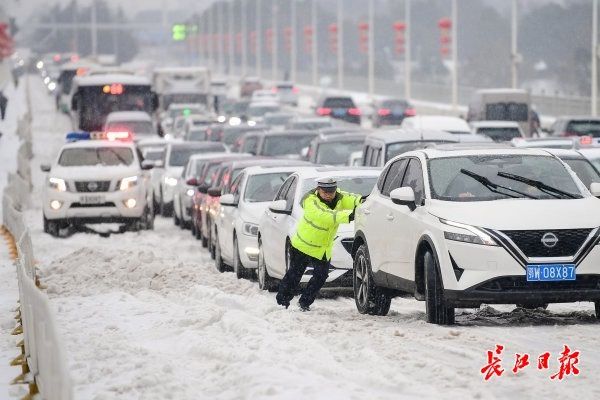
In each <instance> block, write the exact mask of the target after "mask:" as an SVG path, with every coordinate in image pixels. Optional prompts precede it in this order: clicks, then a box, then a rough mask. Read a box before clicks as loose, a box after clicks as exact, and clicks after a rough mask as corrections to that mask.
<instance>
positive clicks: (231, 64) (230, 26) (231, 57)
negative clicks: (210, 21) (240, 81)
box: [227, 1, 235, 75]
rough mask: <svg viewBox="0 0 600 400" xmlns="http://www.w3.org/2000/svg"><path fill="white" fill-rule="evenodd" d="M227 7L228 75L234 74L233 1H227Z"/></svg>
mask: <svg viewBox="0 0 600 400" xmlns="http://www.w3.org/2000/svg"><path fill="white" fill-rule="evenodd" d="M228 6H229V7H228V9H229V22H228V23H227V25H228V27H227V28H228V32H229V34H228V36H229V38H228V39H229V40H227V47H228V50H229V67H228V69H229V75H235V71H234V70H233V68H234V61H235V60H234V57H235V31H234V29H233V13H234V6H235V2H233V1H231V2H229V3H228Z"/></svg>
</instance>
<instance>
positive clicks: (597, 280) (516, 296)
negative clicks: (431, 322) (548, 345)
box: [444, 274, 600, 307]
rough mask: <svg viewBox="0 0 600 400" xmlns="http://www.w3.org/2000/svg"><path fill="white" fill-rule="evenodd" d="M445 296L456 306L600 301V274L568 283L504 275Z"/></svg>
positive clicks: (448, 291) (580, 276) (586, 276)
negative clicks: (533, 280)
mask: <svg viewBox="0 0 600 400" xmlns="http://www.w3.org/2000/svg"><path fill="white" fill-rule="evenodd" d="M444 298H445V300H446V301H447V302H448V303H449V305H451V306H454V307H479V306H480V305H481V304H542V303H571V302H576V301H600V275H596V274H586V275H578V276H577V279H576V280H575V281H564V282H527V281H526V278H525V276H514V275H512V276H503V277H499V278H494V279H490V280H488V281H486V282H483V283H481V284H479V285H477V286H475V287H472V288H469V289H466V290H444Z"/></svg>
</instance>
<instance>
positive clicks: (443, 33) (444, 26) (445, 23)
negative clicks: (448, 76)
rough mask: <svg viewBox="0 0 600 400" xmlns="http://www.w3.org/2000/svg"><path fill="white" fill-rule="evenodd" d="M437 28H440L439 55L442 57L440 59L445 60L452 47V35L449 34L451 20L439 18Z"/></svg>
mask: <svg viewBox="0 0 600 400" xmlns="http://www.w3.org/2000/svg"><path fill="white" fill-rule="evenodd" d="M438 27H439V28H440V54H441V55H442V58H446V57H448V55H449V54H450V48H451V46H452V35H451V34H450V30H451V29H452V20H451V19H450V18H448V17H443V18H440V19H439V21H438Z"/></svg>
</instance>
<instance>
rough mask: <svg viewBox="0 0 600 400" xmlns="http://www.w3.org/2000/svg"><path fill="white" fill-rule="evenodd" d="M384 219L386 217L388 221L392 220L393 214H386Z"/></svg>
mask: <svg viewBox="0 0 600 400" xmlns="http://www.w3.org/2000/svg"><path fill="white" fill-rule="evenodd" d="M385 219H387V220H388V221H393V220H394V214H388V215H386V216H385Z"/></svg>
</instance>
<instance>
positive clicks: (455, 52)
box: [452, 0, 458, 111]
mask: <svg viewBox="0 0 600 400" xmlns="http://www.w3.org/2000/svg"><path fill="white" fill-rule="evenodd" d="M457 25H458V10H457V9H456V0H452V110H453V111H456V110H457V109H458V37H457V35H456V33H457V31H458V29H457Z"/></svg>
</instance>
